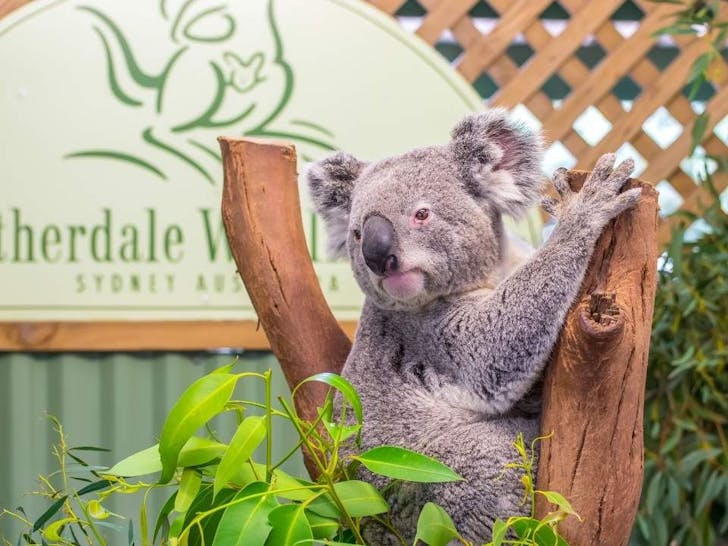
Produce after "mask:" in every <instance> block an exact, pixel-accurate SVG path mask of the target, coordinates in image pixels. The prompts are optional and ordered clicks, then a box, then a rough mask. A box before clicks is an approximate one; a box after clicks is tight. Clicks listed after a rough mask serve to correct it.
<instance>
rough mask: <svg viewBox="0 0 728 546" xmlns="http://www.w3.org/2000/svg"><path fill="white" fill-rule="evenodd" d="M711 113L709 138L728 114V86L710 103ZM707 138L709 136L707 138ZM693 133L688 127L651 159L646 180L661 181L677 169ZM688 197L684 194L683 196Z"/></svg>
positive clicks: (689, 145)
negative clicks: (661, 152) (663, 150)
mask: <svg viewBox="0 0 728 546" xmlns="http://www.w3.org/2000/svg"><path fill="white" fill-rule="evenodd" d="M706 111H707V112H708V115H709V119H708V126H707V127H706V132H705V134H706V137H708V138H709V136H710V135H711V133H712V131H713V128H714V127H715V125H716V124H717V123H718V122H719V121H720V120H721V119H723V118H724V117H725V116H726V115H728V86H725V87H723V88H722V89H721V90H720V91H719V92H718V94H716V95H715V96H714V97H713V98H712V99H711V101H710V102H709V103H708V107H707V109H706ZM706 140H707V138H706ZM691 146H692V135H691V131H690V127H686V128H685V130H684V131H683V134H682V135H680V137H679V138H678V139H677V140H676V141H675V142H673V144H672V146H670V147H669V148H668V149H667V150H665V152H664V153H663V154H661V155H659V156H657V157H655V158H653V159H652V161H650V164H649V165H648V167H647V168H646V169H645V171H644V172H643V173H642V174H641V175H640V176H641V177H643V179H644V180H651V181H660V180H663V179H665V178H668V176H669V175H670V174H671V173H672V172H674V171H675V166H676V165H677V164H678V163H679V162H680V160H682V158H683V157H685V156H686V155H687V154H688V153H689V152H690V147H691ZM684 197H686V196H685V195H683V198H684Z"/></svg>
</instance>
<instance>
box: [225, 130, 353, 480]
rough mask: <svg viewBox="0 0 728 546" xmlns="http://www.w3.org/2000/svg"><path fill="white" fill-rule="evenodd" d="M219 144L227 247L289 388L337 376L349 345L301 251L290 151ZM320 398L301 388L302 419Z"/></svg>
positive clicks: (265, 144)
mask: <svg viewBox="0 0 728 546" xmlns="http://www.w3.org/2000/svg"><path fill="white" fill-rule="evenodd" d="M219 142H220V149H221V150H222V160H223V168H224V174H225V183H224V186H223V198H222V218H223V222H224V224H225V230H226V232H227V236H228V241H229V243H230V248H231V250H232V252H233V257H234V258H235V263H236V264H237V266H238V272H239V273H240V275H241V277H242V278H243V282H244V283H245V288H246V290H247V291H248V294H249V295H250V299H251V300H252V302H253V306H254V307H255V310H256V312H257V314H258V318H259V320H260V323H261V324H262V325H263V329H264V330H265V333H266V335H267V336H268V340H269V341H270V346H271V349H272V350H273V352H274V353H275V355H276V357H278V360H279V361H280V363H281V368H282V369H283V373H284V375H285V376H286V380H287V381H288V385H289V386H290V387H291V388H293V387H295V386H296V385H297V384H298V383H300V382H301V381H302V380H303V379H305V378H307V377H309V376H311V375H314V374H316V373H319V372H337V373H338V372H340V371H341V368H342V366H343V365H344V361H345V360H346V357H347V355H348V354H349V350H350V349H351V342H350V341H349V338H348V337H347V336H346V334H345V333H344V332H343V330H342V329H341V328H340V327H339V325H338V323H337V322H336V319H334V316H333V314H332V313H331V310H330V309H329V306H328V304H327V303H326V300H325V299H324V296H323V294H322V292H321V287H320V285H319V282H318V279H317V278H316V273H315V272H314V269H313V264H312V263H311V257H310V255H309V252H308V247H307V246H306V239H305V237H304V234H303V225H302V223H301V204H300V201H299V197H298V174H297V172H296V150H295V148H294V147H293V146H292V145H286V144H280V143H275V142H269V141H264V140H257V139H256V140H253V139H245V140H236V139H231V138H221V139H219ZM325 392H326V389H324V388H323V387H322V386H317V385H316V384H313V383H312V384H307V385H306V386H305V387H304V388H302V389H300V391H299V393H298V394H297V396H296V408H297V410H298V413H299V415H300V416H301V417H303V418H304V419H309V420H314V419H315V418H316V416H317V415H316V408H317V407H318V406H321V405H322V401H323V398H324V396H325ZM309 470H311V467H310V466H309Z"/></svg>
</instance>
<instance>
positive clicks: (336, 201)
mask: <svg viewBox="0 0 728 546" xmlns="http://www.w3.org/2000/svg"><path fill="white" fill-rule="evenodd" d="M365 166H366V163H364V162H362V161H359V160H358V159H356V158H355V157H354V156H351V155H349V154H345V153H342V152H339V153H336V154H334V155H332V156H329V157H327V158H325V159H322V160H321V161H318V162H316V163H314V164H312V165H311V166H310V167H309V168H308V171H307V172H306V180H307V181H308V187H309V191H310V192H311V198H312V200H313V204H314V208H315V209H316V212H317V213H319V214H320V215H321V217H322V218H323V219H324V222H325V224H326V233H327V235H328V252H329V254H330V256H331V257H332V258H343V257H345V256H346V237H347V231H348V229H349V212H350V211H351V194H352V191H353V190H354V183H355V182H356V179H357V178H358V176H359V174H361V171H362V170H363V169H364V167H365Z"/></svg>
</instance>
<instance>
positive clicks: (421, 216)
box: [415, 209, 430, 222]
mask: <svg viewBox="0 0 728 546" xmlns="http://www.w3.org/2000/svg"><path fill="white" fill-rule="evenodd" d="M429 217H430V211H429V209H420V210H418V211H417V212H415V220H417V221H418V222H424V221H425V220H427V219H428V218H429Z"/></svg>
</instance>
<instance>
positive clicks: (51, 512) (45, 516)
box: [32, 495, 68, 533]
mask: <svg viewBox="0 0 728 546" xmlns="http://www.w3.org/2000/svg"><path fill="white" fill-rule="evenodd" d="M67 498H68V495H63V496H62V497H61V498H60V499H58V500H57V501H55V502H54V503H53V504H51V505H50V507H48V510H46V511H45V512H43V513H42V514H41V516H40V517H39V518H38V519H37V520H35V523H34V524H33V531H32V532H33V533H35V532H36V531H37V530H38V529H40V528H41V527H43V525H45V523H46V522H47V521H48V520H49V519H51V518H52V517H53V516H55V515H56V512H58V510H60V509H61V506H63V503H64V502H66V499H67Z"/></svg>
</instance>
